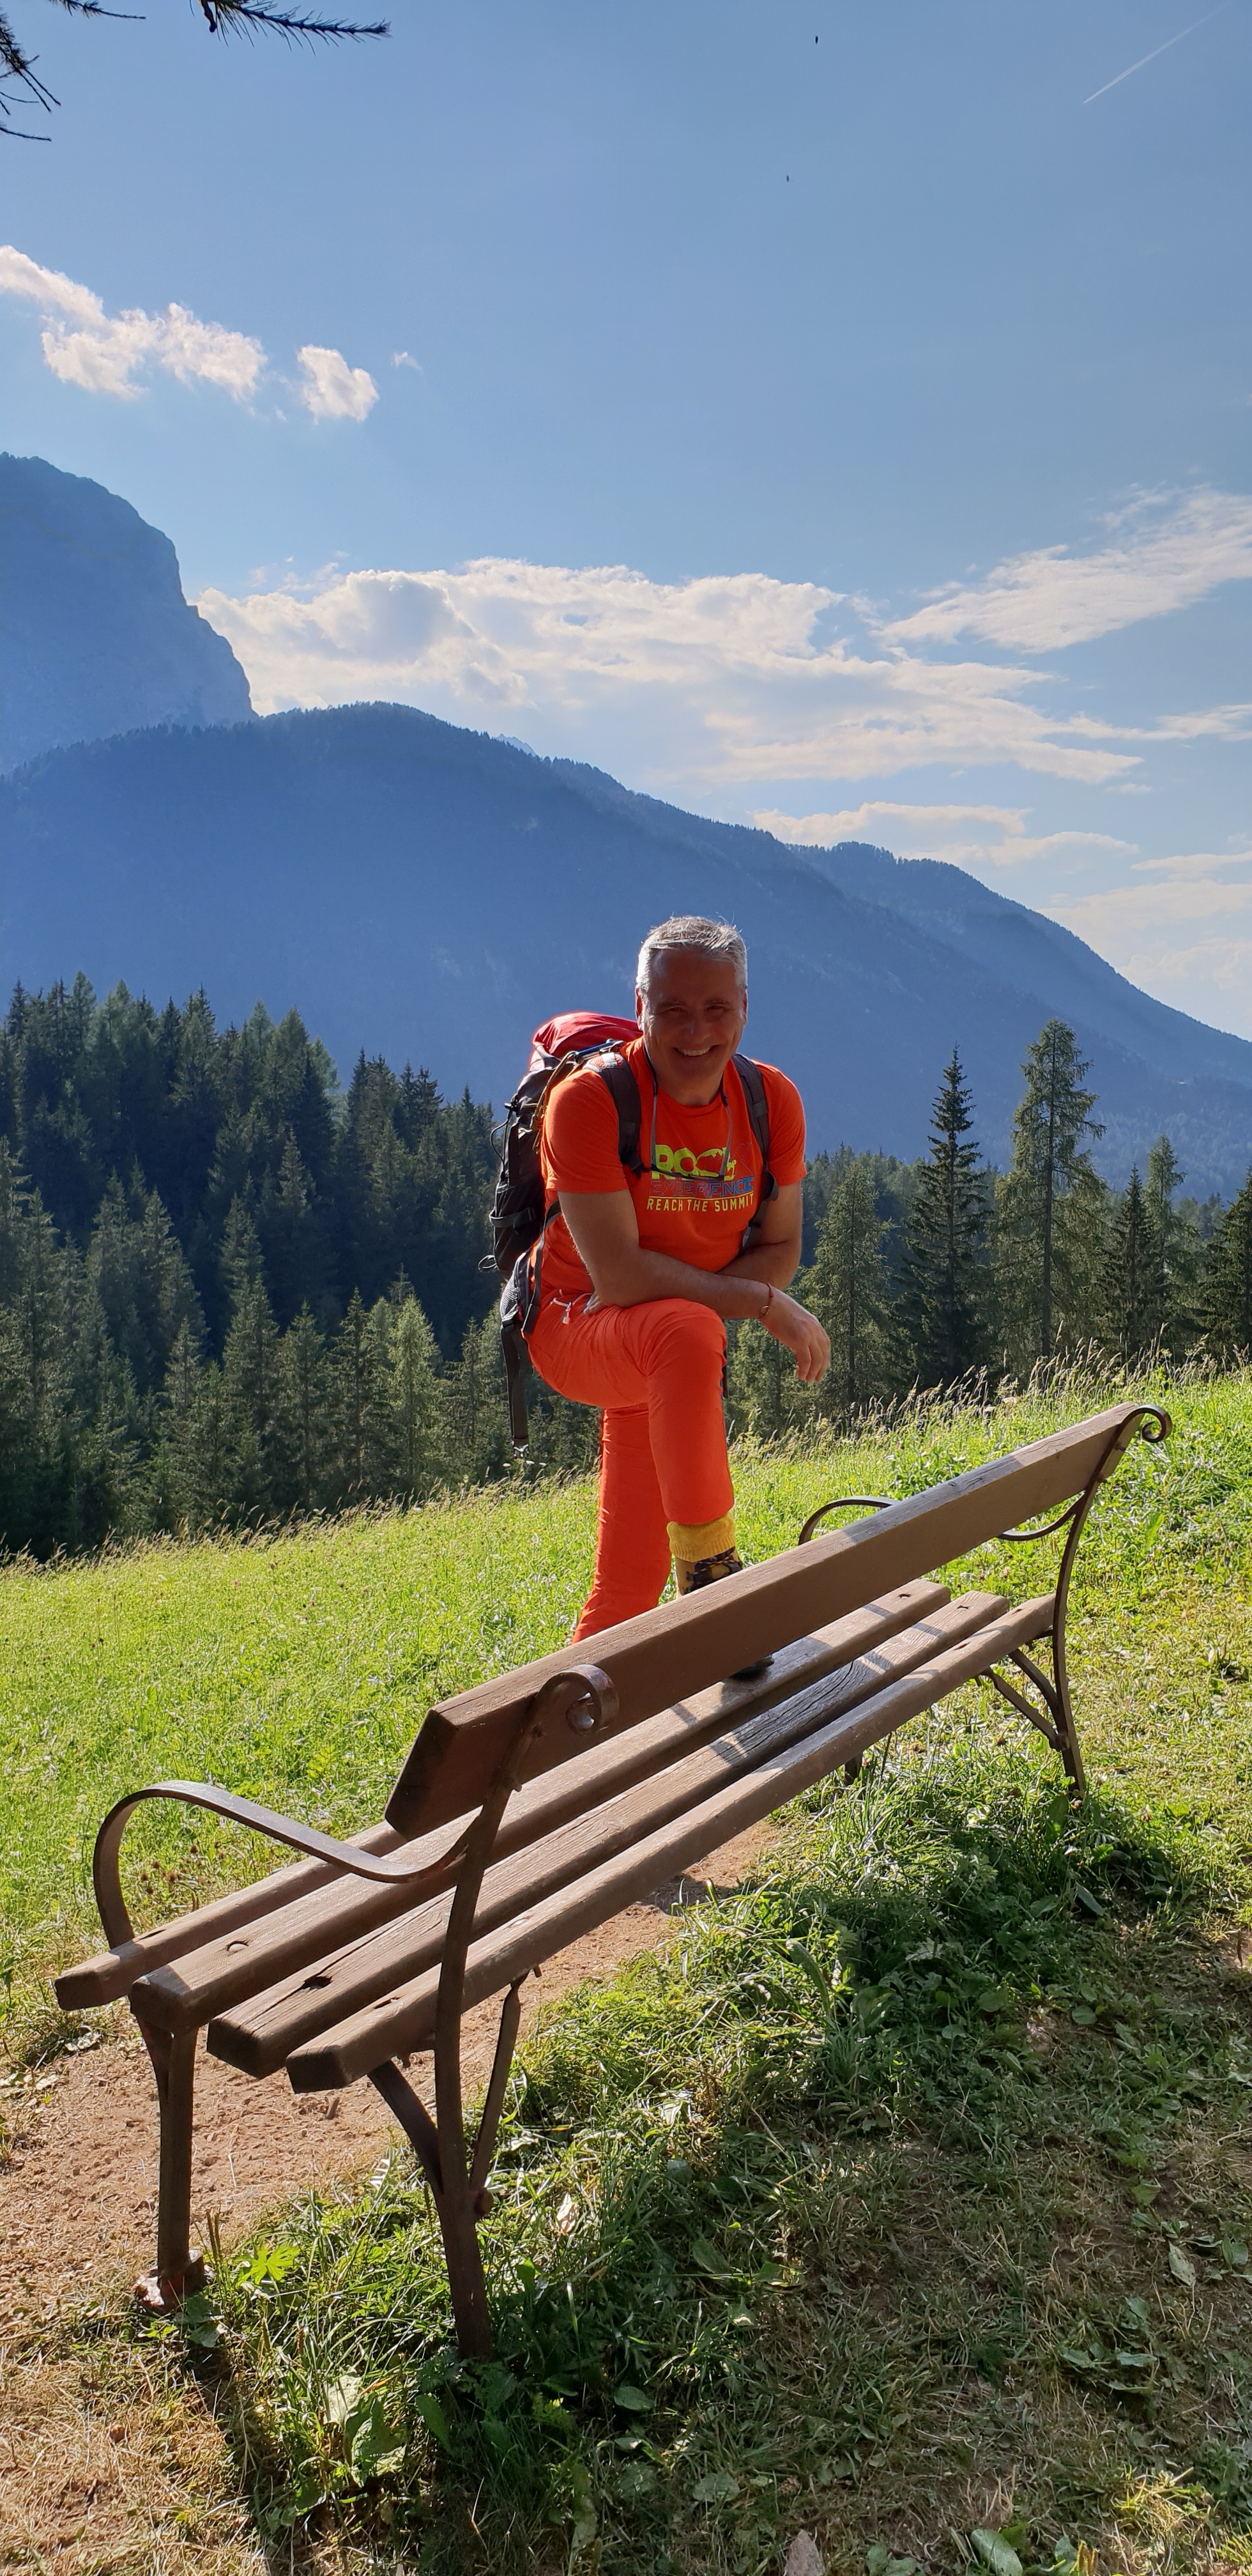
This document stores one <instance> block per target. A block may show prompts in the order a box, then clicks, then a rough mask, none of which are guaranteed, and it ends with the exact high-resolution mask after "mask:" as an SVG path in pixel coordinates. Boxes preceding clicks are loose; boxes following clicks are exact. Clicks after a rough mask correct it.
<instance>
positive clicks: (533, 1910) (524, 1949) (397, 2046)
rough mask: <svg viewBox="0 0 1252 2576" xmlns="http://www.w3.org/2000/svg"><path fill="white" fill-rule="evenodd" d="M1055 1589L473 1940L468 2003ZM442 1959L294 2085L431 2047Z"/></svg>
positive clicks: (832, 1753)
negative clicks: (554, 1893)
mask: <svg viewBox="0 0 1252 2576" xmlns="http://www.w3.org/2000/svg"><path fill="white" fill-rule="evenodd" d="M1051 1611H1052V1604H1051V1599H1050V1597H1047V1598H1043V1599H1040V1600H1036V1601H1032V1602H1027V1603H1025V1604H1024V1605H1023V1606H1022V1607H1021V1608H1020V1609H1018V1610H1012V1611H1008V1612H1006V1613H1005V1614H1004V1616H1003V1617H1001V1618H999V1619H996V1620H995V1621H993V1623H992V1625H991V1626H990V1627H989V1628H984V1629H982V1630H980V1631H979V1632H978V1633H977V1634H975V1635H974V1636H973V1637H972V1638H970V1639H968V1640H966V1641H965V1642H964V1643H962V1644H960V1645H957V1646H954V1647H951V1648H950V1649H948V1650H947V1651H946V1652H945V1653H943V1654H941V1655H938V1656H936V1657H935V1658H933V1660H931V1661H930V1662H928V1663H926V1664H923V1665H922V1666H921V1667H920V1669H919V1670H918V1671H916V1672H915V1673H913V1674H911V1675H910V1676H909V1677H908V1678H907V1679H905V1680H903V1681H898V1682H895V1683H893V1684H892V1685H891V1686H890V1687H889V1688H887V1689H885V1690H880V1691H878V1692H876V1693H875V1695H874V1696H873V1698H872V1699H870V1700H869V1701H868V1702H867V1703H866V1704H865V1706H864V1707H863V1708H861V1709H859V1710H854V1711H853V1712H852V1713H851V1714H850V1715H848V1716H844V1717H836V1718H834V1719H833V1720H832V1721H831V1722H830V1723H829V1724H828V1725H824V1726H821V1727H819V1728H818V1730H817V1732H816V1733H815V1734H809V1735H805V1736H803V1737H802V1738H801V1739H800V1740H799V1742H798V1743H795V1744H791V1745H788V1746H786V1747H784V1748H782V1749H780V1750H778V1751H776V1752H774V1753H773V1754H771V1755H770V1756H769V1757H768V1758H767V1759H766V1760H765V1761H764V1762H763V1763H762V1764H761V1765H760V1767H759V1768H757V1769H756V1770H753V1771H751V1772H749V1773H748V1774H747V1775H746V1776H745V1777H744V1778H742V1779H739V1780H736V1781H733V1782H732V1783H731V1785H730V1786H729V1787H728V1788H725V1789H722V1790H719V1791H717V1792H716V1793H715V1794H714V1795H713V1796H712V1797H710V1798H707V1799H705V1800H704V1801H703V1802H702V1803H701V1804H700V1805H699V1806H698V1807H696V1808H694V1809H693V1810H691V1811H689V1812H688V1813H686V1814H684V1815H682V1816H680V1817H679V1818H678V1819H676V1820H675V1821H672V1822H670V1823H667V1824H665V1825H663V1826H662V1827H661V1828H660V1829H659V1830H658V1831H656V1832H653V1833H651V1834H649V1835H648V1836H647V1838H646V1839H645V1840H644V1841H642V1842H636V1843H635V1844H634V1845H633V1846H632V1847H631V1848H629V1849H628V1850H626V1851H624V1852H622V1853H621V1854H619V1855H618V1856H617V1857H616V1858H613V1859H610V1860H608V1861H606V1862H605V1863H603V1865H602V1866H600V1867H599V1868H596V1869H593V1870H591V1871H590V1872H589V1873H588V1874H587V1875H586V1876H584V1877H582V1878H581V1879H579V1880H578V1881H577V1883H576V1884H575V1885H573V1886H570V1887H567V1888H565V1889H564V1890H562V1891H561V1892H559V1893H558V1894H556V1895H553V1896H549V1897H548V1898H546V1899H545V1900H544V1901H543V1902H541V1903H539V1904H537V1905H534V1906H532V1907H530V1908H529V1909H528V1910H527V1911H526V1912H525V1913H522V1914H517V1915H515V1916H514V1917H513V1918H512V1920H511V1921H510V1922H508V1923H505V1924H502V1925H501V1926H500V1927H499V1928H498V1929H497V1930H495V1931H492V1932H489V1933H487V1934H486V1935H485V1936H484V1937H482V1938H481V1939H478V1940H476V1941H475V1942H474V1943H473V1945H472V1946H471V1949H470V1953H469V1959H468V1963H467V1969H466V1979H465V2000H464V2009H465V2010H466V2011H470V2010H471V2009H472V2008H473V2006H474V2005H475V2004H477V2003H482V2002H485V2001H486V1999H487V1998H488V1997H489V1996H491V1995H494V1994H498V1993H499V1992H500V1991H501V1989H502V1988H503V1987H505V1986H508V1985H511V1984H513V1982H514V1981H515V1980H516V1979H517V1978H518V1977H520V1976H523V1975H525V1974H526V1972H527V1970H529V1969H531V1968H534V1967H538V1966H540V1965H541V1964H542V1962H543V1961H544V1960H545V1959H548V1958H551V1957H552V1956H553V1954H554V1952H555V1951H557V1950H562V1949H564V1948H566V1947H567V1945H568V1944H569V1943H570V1942H571V1941H576V1940H579V1939H581V1938H582V1936H583V1935H584V1934H585V1933H587V1932H592V1931H595V1930H596V1929H597V1928H598V1926H599V1925H600V1924H602V1923H606V1922H609V1921H610V1920H611V1919H612V1917H613V1916H614V1915H615V1914H620V1913H621V1911H622V1909H623V1908H624V1907H625V1906H627V1905H631V1904H633V1903H634V1902H635V1901H636V1899H637V1898H639V1897H642V1896H647V1895H649V1894H650V1893H651V1891H652V1889H653V1888H655V1887H657V1886H659V1885H660V1883H661V1882H662V1881H663V1880H664V1879H666V1878H669V1877H671V1876H673V1874H674V1873H675V1872H676V1871H678V1870H682V1869H685V1868H687V1867H689V1866H690V1864H691V1862H692V1861H694V1860H698V1859H702V1858H703V1857H704V1855H705V1854H706V1853H707V1852H709V1851H715V1850H716V1849H717V1848H718V1846H719V1844H721V1843H724V1842H729V1841H730V1840H731V1839H732V1838H733V1836H734V1835H736V1834H738V1833H742V1832H743V1831H744V1830H745V1829H746V1827H747V1826H749V1825H752V1824H757V1823H759V1822H760V1820H761V1818H762V1817H764V1816H768V1815H771V1814H772V1813H773V1812H774V1810H775V1809H776V1808H778V1807H781V1806H785V1805H787V1804H788V1803H789V1801H790V1800H791V1799H793V1798H795V1797H798V1796H799V1794H800V1792H801V1791H802V1790H804V1789H807V1788H810V1787H812V1785H813V1784H814V1782H815V1781H817V1780H821V1779H824V1778H825V1777H826V1776H827V1774H828V1773H829V1772H830V1771H832V1770H834V1769H835V1768H836V1767H837V1766H838V1765H839V1764H840V1763H842V1762H846V1761H848V1760H850V1759H851V1758H852V1757H853V1756H854V1755H856V1754H858V1753H862V1752H864V1751H865V1749H866V1747H867V1746H868V1745H870V1744H875V1743H878V1742H879V1741H880V1740H881V1739H882V1737H883V1736H886V1735H890V1734H892V1733H893V1732H894V1730H895V1729H896V1727H898V1726H902V1725H904V1724H905V1722H906V1721H907V1720H908V1719H909V1718H911V1717H916V1716H918V1715H920V1713H921V1711H922V1710H923V1709H925V1708H929V1707H932V1706H933V1705H934V1703H935V1701H936V1700H939V1699H943V1698H944V1697H946V1695H947V1694H948V1693H949V1692H950V1691H954V1690H956V1689H958V1688H959V1687H960V1685H961V1683H962V1682H965V1681H968V1680H970V1679H971V1677H972V1676H973V1675H974V1674H976V1673H979V1672H983V1671H985V1670H986V1669H987V1667H988V1665H989V1664H990V1663H992V1662H999V1661H1000V1660H1001V1659H1002V1658H1003V1657H1004V1656H1006V1655H1008V1654H1010V1653H1011V1652H1012V1650H1013V1648H1014V1647H1016V1646H1020V1645H1024V1644H1026V1643H1028V1642H1029V1640H1030V1639H1031V1638H1032V1637H1036V1636H1038V1635H1039V1634H1040V1633H1041V1632H1042V1630H1043V1629H1045V1628H1046V1626H1047V1624H1048V1623H1049V1621H1050V1618H1051ZM438 1986H439V1971H438V1968H437V1967H429V1968H427V1969H425V1970H423V1971H422V1973H421V1974H420V1975H418V1976H416V1977H414V1978H412V1979H409V1980H406V1981H404V1982H402V1983H398V1984H397V1985H396V1986H394V1987H393V1988H392V1989H391V1990H390V1991H389V1992H388V1993H386V1994H384V1995H381V1996H379V1997H377V1998H376V1999H375V2000H374V2001H372V2002H371V2003H370V2004H369V2005H367V2006H366V2008H365V2009H364V2010H362V2011H358V2012H356V2013H353V2014H350V2015H349V2016H347V2017H346V2018H345V2020H343V2021H342V2022H340V2023H339V2024H338V2025H336V2026H335V2027H333V2028H332V2029H329V2030H326V2031H323V2032H322V2034H321V2035H320V2036H319V2037H317V2038H314V2039H312V2040H309V2041H307V2042H305V2043H304V2044H303V2045H301V2046H299V2047H297V2048H295V2049H293V2050H292V2052H291V2054H290V2055H289V2057H288V2059H287V2072H288V2075H289V2077H290V2080H291V2083H292V2086H293V2089H294V2090H295V2091H296V2092H297V2093H318V2092H322V2091H325V2090H327V2089H329V2088H335V2087H338V2086H341V2085H344V2084H352V2083H355V2082H356V2080H357V2078H358V2077H359V2076H362V2075H368V2074H369V2072H370V2070H371V2068H372V2067H374V2066H378V2065H380V2064H381V2063H382V2061H383V2060H384V2058H387V2057H396V2056H404V2055H406V2054H408V2053H409V2052H411V2051H413V2050H415V2049H424V2048H428V2047H429V2046H430V2044H431V2040H432V2037H433V2031H434V2015H435V2000H436V1996H437V1993H438Z"/></svg>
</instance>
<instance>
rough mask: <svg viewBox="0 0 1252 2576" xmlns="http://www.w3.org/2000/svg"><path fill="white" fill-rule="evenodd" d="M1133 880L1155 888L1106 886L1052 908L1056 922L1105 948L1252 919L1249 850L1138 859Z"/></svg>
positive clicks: (1250, 852)
mask: <svg viewBox="0 0 1252 2576" xmlns="http://www.w3.org/2000/svg"><path fill="white" fill-rule="evenodd" d="M1228 872H1229V873H1228ZM1131 874H1132V876H1133V877H1136V878H1142V877H1151V878H1153V879H1154V880H1155V882H1154V883H1153V884H1151V885H1143V884H1134V885H1116V886H1107V887H1105V888H1103V889H1102V890H1101V891H1099V892H1097V893H1092V894H1085V895H1080V896H1079V897H1078V899H1077V901H1076V902H1074V903H1070V904H1056V905H1054V906H1053V909H1054V911H1055V912H1056V915H1057V918H1058V920H1061V921H1064V922H1066V923H1067V924H1068V926H1069V928H1070V929H1071V930H1077V931H1078V932H1079V933H1080V934H1081V936H1082V937H1083V938H1084V939H1090V940H1092V941H1093V943H1094V944H1095V945H1096V946H1098V947H1104V946H1106V945H1107V944H1108V943H1110V942H1111V943H1114V944H1121V945H1125V944H1126V943H1127V942H1129V941H1137V940H1140V939H1141V938H1142V937H1143V935H1144V934H1145V933H1147V932H1151V931H1164V930H1167V929H1172V928H1173V927H1174V926H1175V925H1176V924H1178V923H1189V922H1199V921H1215V920H1218V919H1221V918H1223V917H1225V918H1227V919H1230V920H1235V919H1237V918H1241V917H1242V916H1245V915H1252V849H1249V850H1237V851H1232V850H1227V851H1220V852H1219V851H1199V852H1196V853H1193V854H1191V855H1189V856H1187V857H1182V858H1176V859H1139V860H1137V861H1136V863H1135V866H1134V867H1133V869H1132V870H1131Z"/></svg>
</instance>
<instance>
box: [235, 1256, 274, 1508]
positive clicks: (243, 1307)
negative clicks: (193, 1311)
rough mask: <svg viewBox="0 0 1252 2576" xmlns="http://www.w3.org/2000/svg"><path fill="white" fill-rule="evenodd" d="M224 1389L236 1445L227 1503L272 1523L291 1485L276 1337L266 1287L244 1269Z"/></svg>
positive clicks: (236, 1298) (239, 1287) (239, 1276)
mask: <svg viewBox="0 0 1252 2576" xmlns="http://www.w3.org/2000/svg"><path fill="white" fill-rule="evenodd" d="M222 1384H223V1388H224V1391H225V1397H226V1403H227V1406H228V1408H229V1412H230V1418H231V1424H232V1432H233V1443H234V1473H233V1478H232V1487H231V1492H230V1496H229V1499H230V1501H231V1502H232V1503H233V1504H234V1505H235V1507H236V1509H238V1510H239V1511H241V1512H244V1513H247V1514H250V1515H252V1516H256V1515H260V1516H261V1517H264V1518H268V1516H269V1515H270V1513H272V1512H275V1511H280V1510H281V1509H282V1507H283V1501H284V1487H285V1485H286V1482H287V1476H286V1461H285V1459H284V1457H283V1444H282V1432H283V1423H282V1411H281V1390H280V1372H279V1343H278V1332H277V1329H276V1326H275V1323H274V1318H273V1315H272V1314H271V1312H270V1301H269V1299H268V1297H267V1296H266V1293H265V1287H264V1283H263V1281H262V1280H261V1279H260V1278H259V1277H254V1278H253V1277H249V1276H248V1274H247V1272H246V1271H245V1270H243V1269H242V1268H241V1269H240V1270H239V1271H238V1273H237V1286H236V1290H235V1311H234V1315H233V1317H232V1319H231V1326H230V1331H229V1332H228V1334H227V1336H226V1348H225V1350H224V1352H223V1353H222Z"/></svg>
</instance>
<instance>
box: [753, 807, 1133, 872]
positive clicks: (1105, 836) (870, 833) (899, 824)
mask: <svg viewBox="0 0 1252 2576" xmlns="http://www.w3.org/2000/svg"><path fill="white" fill-rule="evenodd" d="M752 820H753V822H754V823H759V825H760V827H761V830H762V831H763V832H773V833H775V834H776V835H777V838H778V839H779V840H780V841H792V842H796V843H799V844H801V845H805V846H808V847H810V848H818V849H831V848H833V847H834V845H835V844H836V843H837V842H839V841H869V842H872V843H874V844H875V845H876V846H877V847H878V848H888V849H891V850H894V851H895V853H896V855H897V857H901V858H925V859H946V860H949V861H950V862H951V864H952V865H953V866H955V867H968V866H970V864H971V863H972V862H975V861H979V860H981V861H984V862H987V863H989V864H990V865H992V866H999V867H1015V866H1020V865H1021V863H1022V862H1023V861H1024V860H1027V859H1038V858H1058V857H1061V856H1062V855H1064V856H1066V857H1072V856H1074V855H1075V854H1076V853H1078V852H1079V851H1086V852H1095V851H1101V850H1104V851H1108V850H1112V851H1116V853H1117V854H1118V856H1119V857H1120V856H1129V855H1131V854H1133V852H1134V851H1135V849H1136V848H1137V846H1138V844H1137V843H1136V842H1134V841H1121V840H1117V839H1116V838H1115V837H1114V835H1113V834H1112V833H1111V832H1045V833H1042V834H1036V835H1031V834H1030V833H1028V832H1027V830H1026V816H1025V812H1024V810H1023V809H1022V808H1021V807H1020V806H1015V805H905V804H894V803H889V802H887V801H886V800H885V799H882V798H876V799H875V800H874V801H873V802H872V803H868V804H864V805H856V806H848V807H845V809H844V810H843V812H842V813H838V814H780V813H778V812H776V811H774V810H772V809H771V808H768V807H764V808H758V810H757V811H756V813H754V815H753V817H752Z"/></svg>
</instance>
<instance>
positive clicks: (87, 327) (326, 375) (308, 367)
mask: <svg viewBox="0 0 1252 2576" xmlns="http://www.w3.org/2000/svg"><path fill="white" fill-rule="evenodd" d="M0 294H4V295H17V296H21V297H23V298H24V299H25V301H26V302H27V303H30V304H36V305H37V306H38V307H39V311H40V313H41V314H42V316H43V325H44V327H43V331H42V334H41V340H40V345H41V347H42V349H43V354H44V362H45V364H46V365H47V366H49V367H50V368H51V370H52V373H53V375H54V376H59V377H60V379H61V382H62V384H67V385H78V386H79V387H81V389H82V391H83V392H84V393H89V394H113V395H115V396H116V397H118V398H119V399H120V400H122V401H133V400H134V397H135V396H136V395H137V394H139V393H141V392H142V390H143V379H144V376H145V373H146V372H147V370H148V369H150V368H152V367H160V368H163V369H164V371H165V373H166V374H167V375H170V376H174V377H176V378H177V380H178V382H179V383H180V384H192V383H199V384H205V385H216V386H217V387H218V388H219V390H220V391H221V392H223V393H226V394H229V395H230V397H231V399H232V401H234V402H238V403H249V402H251V401H253V399H254V397H255V395H256V393H257V390H258V388H259V386H260V384H261V382H262V380H263V378H264V377H265V376H266V375H267V373H268V372H269V361H268V359H267V357H266V354H265V351H264V349H263V348H262V346H261V343H260V341H259V340H253V339H251V338H249V336H248V335H247V333H246V332H243V331H228V330H227V329H226V326H225V324H224V323H221V322H201V321H200V320H199V318H198V316H197V315H196V314H194V313H190V312H189V311H188V310H187V307H186V305H185V304H167V305H166V307H165V309H164V311H163V312H161V313H145V312H142V311H140V310H139V309H138V308H137V307H136V308H134V309H132V310H128V311H126V312H123V313H106V312H105V309H104V306H103V304H102V303H101V300H100V297H99V296H98V295H95V294H93V292H92V290H91V288H90V287H89V286H80V285H79V283H78V281H77V279H76V278H72V277H66V276H64V275H63V274H62V272H61V270H60V269H56V268H41V267H40V266H39V263H38V261H37V260H33V259H28V257H27V255H26V253H25V251H20V250H14V249H13V247H12V245H11V244H6V245H5V246H4V247H3V248H2V249H0ZM296 357H297V363H298V365H299V368H300V377H301V381H300V384H299V387H298V391H299V397H300V400H301V402H302V403H304V404H305V406H306V408H307V409H308V410H309V411H310V412H311V413H312V415H313V417H314V419H315V420H364V418H365V416H366V413H367V412H369V411H371V410H372V409H373V406H374V404H375V403H376V402H377V400H378V387H377V385H376V384H375V383H374V379H373V377H372V376H370V375H367V373H366V371H365V368H364V367H350V366H349V365H348V361H347V359H346V358H345V357H343V356H342V355H341V353H340V351H339V350H338V349H322V348H319V347H317V346H316V345H315V344H314V343H313V342H311V341H310V342H309V344H308V345H307V347H305V348H303V349H299V350H297V352H296ZM410 363H412V361H410Z"/></svg>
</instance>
